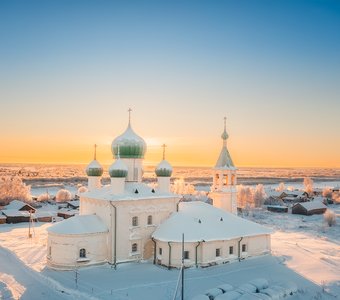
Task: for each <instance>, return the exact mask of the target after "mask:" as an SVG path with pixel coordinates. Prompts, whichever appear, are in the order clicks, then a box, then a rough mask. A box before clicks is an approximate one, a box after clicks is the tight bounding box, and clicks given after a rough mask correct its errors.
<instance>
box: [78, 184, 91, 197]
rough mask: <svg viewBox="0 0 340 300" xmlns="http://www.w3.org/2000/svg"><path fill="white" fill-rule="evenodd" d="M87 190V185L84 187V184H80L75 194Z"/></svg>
mask: <svg viewBox="0 0 340 300" xmlns="http://www.w3.org/2000/svg"><path fill="white" fill-rule="evenodd" d="M87 191H88V190H87V187H86V186H81V187H79V189H78V192H77V194H78V195H79V194H81V193H85V192H87Z"/></svg>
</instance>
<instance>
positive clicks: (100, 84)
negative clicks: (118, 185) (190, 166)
mask: <svg viewBox="0 0 340 300" xmlns="http://www.w3.org/2000/svg"><path fill="white" fill-rule="evenodd" d="M0 37H1V47H0V99H1V108H2V109H1V111H2V117H1V120H0V128H3V129H5V128H6V130H4V132H1V134H2V135H3V136H4V137H5V138H4V143H5V144H6V145H7V146H6V147H5V148H4V154H3V156H0V161H23V160H27V161H35V160H36V159H37V158H36V157H35V156H34V155H33V156H32V157H31V156H29V155H28V154H27V155H26V154H25V155H26V156H24V157H23V156H20V155H21V154H20V151H19V150H18V149H19V147H20V143H15V141H16V140H19V141H20V140H22V139H25V138H26V139H27V137H32V139H31V140H32V141H35V144H37V143H40V141H46V139H47V140H49V141H50V144H51V147H53V146H52V145H53V143H54V142H56V143H58V144H62V143H63V141H65V143H66V145H72V147H73V148H74V149H77V151H79V149H80V148H81V147H88V146H87V145H89V144H91V145H92V144H93V143H95V142H97V143H103V145H104V144H107V143H109V142H110V141H111V140H110V139H111V137H112V138H113V137H114V136H115V135H117V134H119V133H121V131H122V130H123V129H124V126H125V123H126V110H127V107H129V106H131V107H132V108H133V109H134V118H135V121H136V129H137V128H138V130H137V131H139V132H140V133H141V134H142V135H143V136H146V137H147V138H149V139H152V138H154V139H155V140H157V141H158V140H160V139H163V140H165V142H167V140H168V143H170V144H171V143H172V142H173V143H174V144H176V147H174V148H173V149H174V154H173V155H174V157H178V156H179V154H180V152H181V151H182V152H183V153H186V152H188V151H189V144H191V145H193V146H194V147H195V148H196V147H202V149H204V151H205V153H207V154H206V156H207V157H209V159H208V158H207V159H206V160H207V161H205V162H204V163H208V164H209V163H210V161H213V160H214V157H215V155H216V151H217V152H218V151H219V149H218V147H219V145H220V144H219V143H220V140H219V139H218V137H219V134H220V131H221V124H222V120H223V116H224V115H227V117H228V130H229V131H230V136H231V137H232V139H233V140H230V148H231V149H232V150H233V147H234V151H232V152H234V153H235V154H234V155H233V156H234V157H235V159H234V160H236V162H238V163H239V164H244V165H281V164H284V165H290V164H292V165H299V161H301V165H306V166H307V165H308V166H313V165H320V166H322V165H325V166H326V165H327V166H338V167H340V158H339V156H340V155H338V153H340V142H339V141H337V140H339V129H340V126H339V123H338V118H339V117H338V116H339V111H340V54H339V53H340V2H339V1H1V2H0ZM13 119H16V121H15V122H13ZM61 120H63V122H61ZM9 124H10V126H8V125H9ZM41 124H44V126H41ZM160 125H161V126H160ZM51 136H52V137H53V138H52V137H51ZM109 137H110V138H109ZM76 140H77V141H76ZM96 140H99V141H96ZM184 140H185V141H188V140H189V141H190V143H189V142H188V145H186V143H184V142H183V141H184ZM285 140H291V141H292V142H294V143H298V145H297V149H296V153H298V154H296V153H295V154H294V152H293V151H291V150H288V151H286V153H284V152H283V151H282V148H283V147H285V143H284V141H285ZM181 141H182V142H181ZM181 143H182V144H183V147H182V148H181V147H180V145H181ZM200 143H203V145H201V144H200ZM206 143H209V144H210V143H212V145H213V146H214V148H212V149H209V148H208V147H207V146H206ZM9 144H11V145H12V146H11V147H10V146H9ZM156 144H157V143H156ZM325 144H327V145H329V146H330V147H327V149H324V148H325V147H321V145H325ZM27 145H28V146H27V147H28V150H27V153H34V150H35V149H36V148H35V147H36V146H34V145H30V140H29V139H27ZM66 145H65V149H64V148H63V151H62V152H61V153H60V157H59V156H58V157H56V158H55V159H56V161H62V157H63V156H64V157H65V155H66V153H67V151H68V149H67V146H66ZM250 145H251V146H250ZM47 148H48V147H47ZM89 148H91V146H90V147H89ZM103 148H104V147H103ZM187 148H188V149H187ZM250 148H251V149H252V151H250V150H249V149H250ZM329 148H331V149H329ZM81 149H84V150H83V151H84V152H85V151H86V150H85V148H81ZM46 151H47V152H48V151H50V152H48V153H50V154H51V155H54V156H55V153H54V152H53V151H52V150H49V149H47V150H46ZM103 151H104V150H103ZM169 151H171V150H170V148H169ZM264 152H268V153H267V155H265V156H266V157H268V156H269V158H268V159H263V158H261V159H258V158H257V157H263V153H264ZM287 152H288V153H287ZM306 152H308V153H307V155H305V153H306ZM15 153H18V154H15ZM275 153H277V155H276V154H275ZM58 155H59V154H58ZM107 155H108V154H105V153H104V152H103V156H105V157H106V156H107ZM282 155H284V157H283V158H282ZM296 155H299V156H298V157H296ZM326 158H327V159H326ZM202 159H203V160H204V159H205V157H203V155H202V157H199V158H197V160H198V161H197V163H199V161H200V160H201V161H202ZM51 160H53V159H52V158H51ZM80 160H81V159H80ZM180 163H181V164H183V163H184V162H180Z"/></svg>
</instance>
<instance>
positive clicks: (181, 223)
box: [152, 201, 272, 242]
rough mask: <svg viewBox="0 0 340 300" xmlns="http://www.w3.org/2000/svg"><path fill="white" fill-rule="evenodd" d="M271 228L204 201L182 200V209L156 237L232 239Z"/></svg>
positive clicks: (264, 231)
mask: <svg viewBox="0 0 340 300" xmlns="http://www.w3.org/2000/svg"><path fill="white" fill-rule="evenodd" d="M271 232H272V230H271V229H269V228H266V227H264V226H262V225H259V224H257V223H254V222H251V221H248V220H246V219H242V218H240V217H237V216H235V215H233V214H231V213H228V212H225V211H223V210H221V209H219V208H216V207H214V206H212V205H210V204H206V203H203V202H200V201H193V202H181V203H180V205H179V212H175V213H173V214H172V215H171V216H170V217H169V219H167V220H166V221H164V222H163V223H162V224H161V225H159V227H158V228H157V229H156V231H155V232H154V233H153V235H152V236H153V237H154V238H155V239H157V240H161V241H174V242H180V241H181V240H182V233H184V239H185V241H186V242H198V241H202V240H204V241H214V240H230V239H235V238H239V237H245V236H255V235H262V234H270V233H271Z"/></svg>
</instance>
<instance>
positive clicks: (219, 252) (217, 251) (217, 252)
mask: <svg viewBox="0 0 340 300" xmlns="http://www.w3.org/2000/svg"><path fill="white" fill-rule="evenodd" d="M220 256H221V249H220V248H217V249H216V257H220Z"/></svg>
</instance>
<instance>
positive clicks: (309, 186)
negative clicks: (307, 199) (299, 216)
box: [303, 177, 314, 195]
mask: <svg viewBox="0 0 340 300" xmlns="http://www.w3.org/2000/svg"><path fill="white" fill-rule="evenodd" d="M313 184H314V182H313V180H312V179H311V178H310V177H305V178H304V180H303V185H304V186H305V192H306V193H307V194H308V195H311V194H312V193H313V190H314V188H313Z"/></svg>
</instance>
